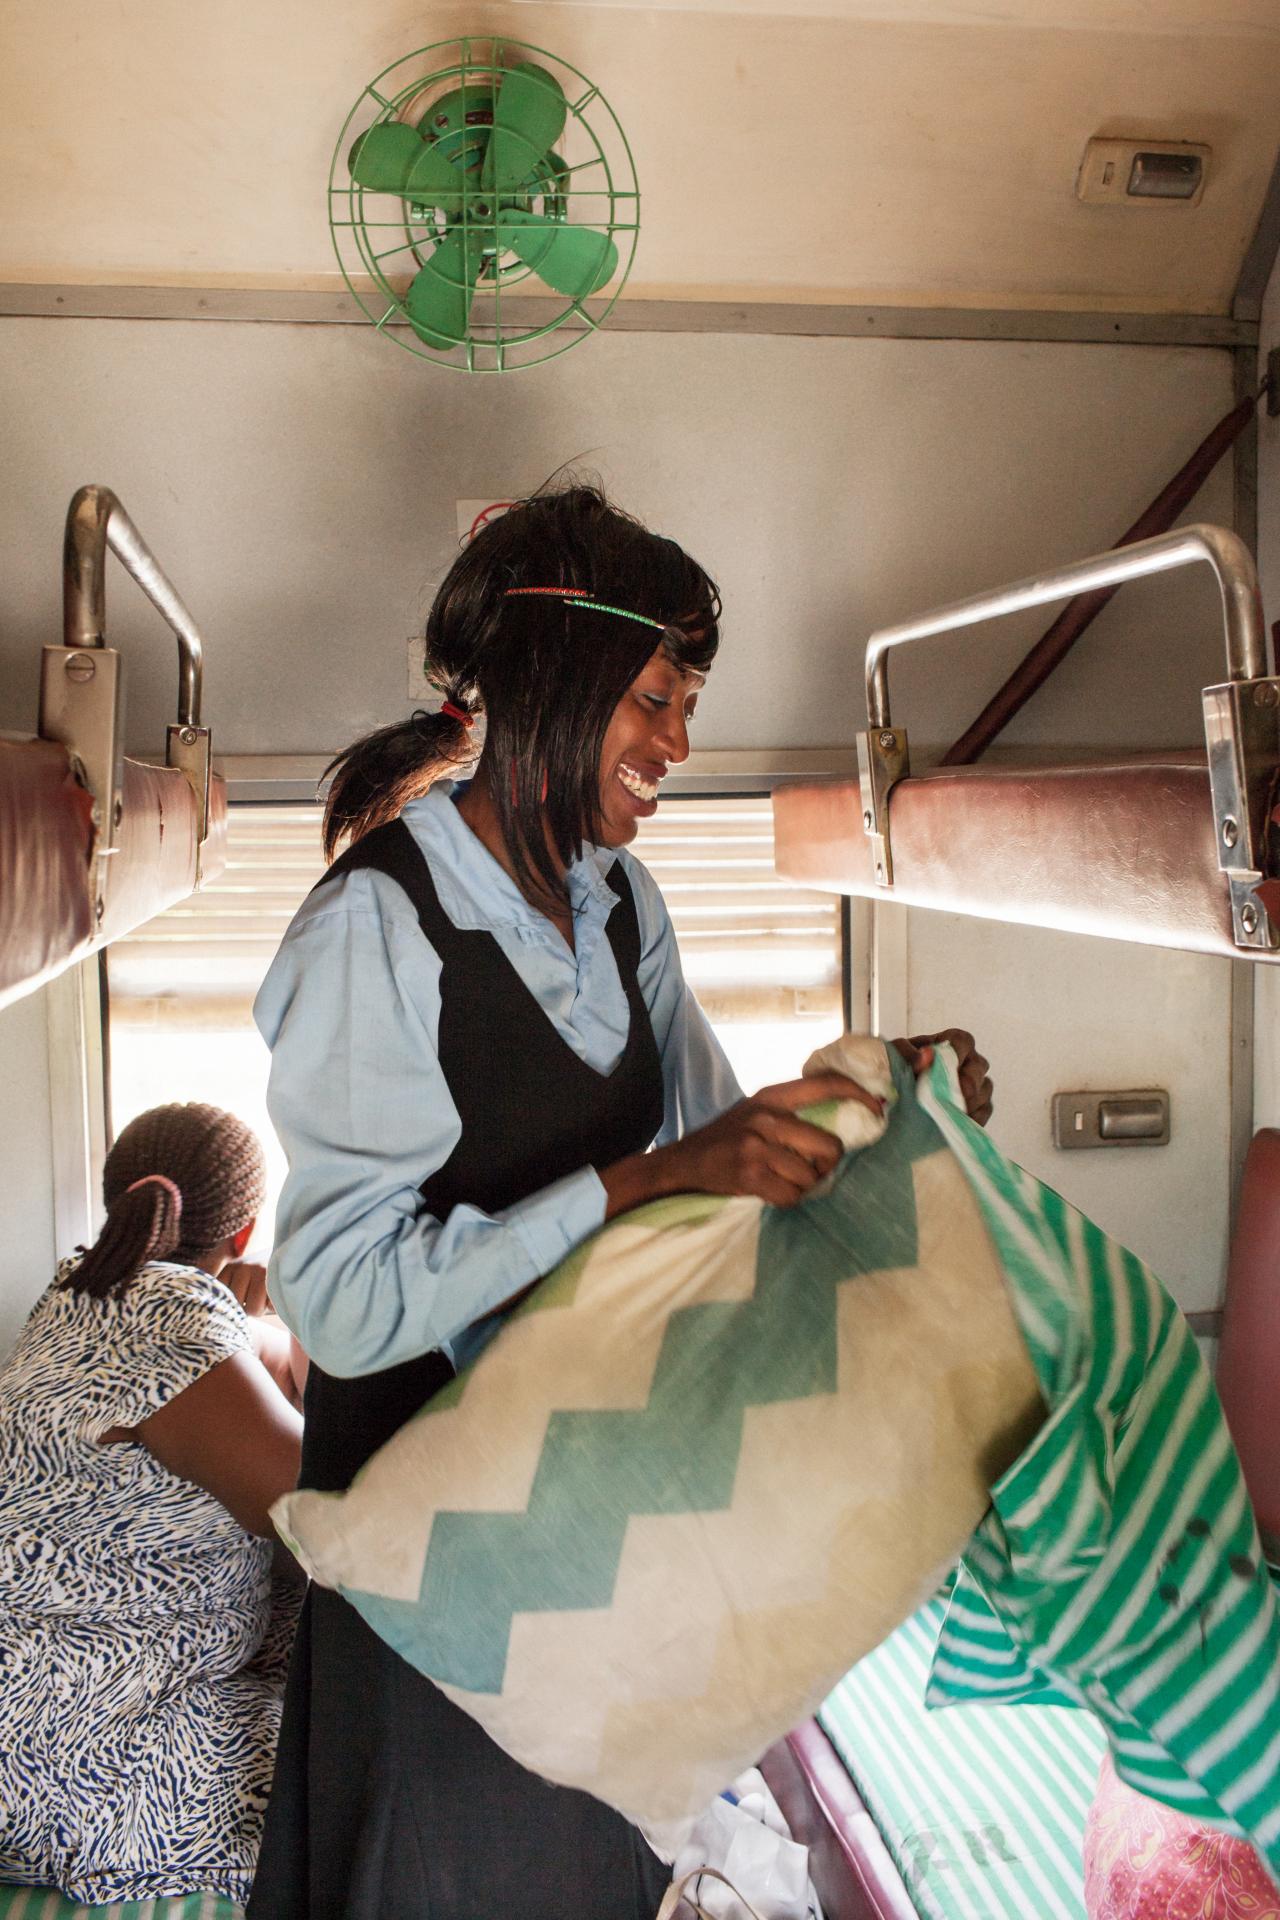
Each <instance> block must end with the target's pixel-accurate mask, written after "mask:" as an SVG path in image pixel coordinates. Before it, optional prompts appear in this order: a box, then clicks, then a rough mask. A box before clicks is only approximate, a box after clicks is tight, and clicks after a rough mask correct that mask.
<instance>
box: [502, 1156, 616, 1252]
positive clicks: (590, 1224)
mask: <svg viewBox="0 0 1280 1920" xmlns="http://www.w3.org/2000/svg"><path fill="white" fill-rule="evenodd" d="M607 1204H608V1202H607V1199H606V1195H605V1190H604V1187H603V1185H602V1183H601V1180H600V1176H599V1174H598V1173H597V1172H596V1170H595V1168H594V1167H583V1168H581V1169H580V1170H579V1171H578V1172H577V1173H570V1174H566V1176H565V1178H564V1179H563V1180H557V1181H556V1182H555V1184H554V1185H553V1186H550V1187H544V1188H543V1190H542V1192H541V1193H537V1194H534V1195H533V1196H532V1198H531V1199H528V1200H522V1201H521V1202H520V1204H519V1206H518V1207H512V1208H511V1209H510V1210H509V1212H507V1213H505V1214H504V1215H502V1216H501V1217H502V1218H504V1219H505V1220H506V1223H507V1225H508V1226H509V1227H510V1228H511V1230H512V1232H513V1233H514V1234H515V1235H516V1236H517V1238H518V1239H519V1241H520V1244H521V1245H522V1246H523V1248H524V1250H525V1252H526V1253H527V1254H528V1256H529V1258H530V1260H531V1261H532V1262H533V1270H534V1272H535V1273H536V1274H547V1273H550V1272H551V1269H552V1268H553V1267H557V1266H559V1264H560V1262H561V1261H562V1260H563V1259H564V1257H565V1255H566V1254H567V1253H572V1251H573V1249H574V1248H575V1247H576V1246H578V1245H579V1243H580V1242H581V1241H583V1240H585V1239H586V1238H587V1237H588V1235H589V1234H593V1233H595V1232H596V1231H597V1229H598V1228H600V1227H602V1226H603V1225H604V1216H605V1208H606V1206H607Z"/></svg>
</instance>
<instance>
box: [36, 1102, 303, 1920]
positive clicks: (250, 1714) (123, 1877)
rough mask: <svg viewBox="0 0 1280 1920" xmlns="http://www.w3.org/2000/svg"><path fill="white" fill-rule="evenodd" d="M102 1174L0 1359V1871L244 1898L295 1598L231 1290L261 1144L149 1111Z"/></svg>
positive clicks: (287, 1428)
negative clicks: (73, 1254) (99, 1205)
mask: <svg viewBox="0 0 1280 1920" xmlns="http://www.w3.org/2000/svg"><path fill="white" fill-rule="evenodd" d="M103 1187H104V1197H105V1200H106V1204H107V1219H106V1225H105V1226H104V1228H103V1230H102V1233H101V1235H100V1236H99V1238H98V1240H97V1242H96V1243H95V1244H94V1245H93V1246H92V1247H91V1248H90V1249H89V1250H88V1252H87V1253H84V1254H83V1255H82V1257H79V1258H73V1259H70V1260H67V1261H64V1262H63V1264H62V1266H61V1267H60V1268H59V1270H58V1274H57V1278H56V1280H55V1281H54V1283H53V1285H52V1286H51V1287H50V1288H49V1289H48V1291H47V1292H46V1293H45V1294H44V1295H43V1296H42V1297H41V1299H40V1300H39V1301H38V1302H37V1303H36V1306H35V1307H34V1309H33V1311H32V1313H31V1317H30V1319H29V1320H28V1322H27V1324H26V1326H25V1328H24V1330H23V1332H22V1335H21V1337H20V1338H19V1340H18V1344H17V1346H16V1348H15V1350H14V1352H13V1353H12V1355H11V1356H10V1357H9V1359H8V1360H7V1361H6V1362H5V1363H4V1364H3V1366H0V1881H11V1882H12V1881H18V1882H20V1883H22V1884H24V1885H41V1886H55V1887H58V1888H60V1889H61V1890H62V1891H63V1892H64V1893H66V1894H69V1895H70V1896H71V1897H72V1898H73V1899H75V1900H78V1901H83V1902H85V1903H86V1904H89V1905H94V1904H98V1903H103V1904H105V1903H108V1902H112V1901H118V1900H145V1899H147V1898H149V1897H150V1896H154V1895H159V1894H180V1893H188V1892H195V1891H197V1890H201V1889H206V1888H208V1889H212V1890H214V1891H216V1892H218V1893H221V1894H224V1895H226V1896H228V1897H229V1898H231V1899H233V1900H240V1901H242V1900H244V1899H245V1898H247V1895H248V1890H249V1884H250V1881H251V1880H252V1877H253V1869H254V1863H255V1859H256V1855H257V1849H258V1841H259V1837H260V1834H261V1829H262V1816H263V1809H264V1807H265V1805H266V1798H267V1789H268V1786H269V1785H270V1781H271V1768H272V1761H273V1757H274V1751H275V1744H276V1734H277V1730H278V1726H279V1717H280V1701H281V1695H282V1691H283V1684H284V1670H285V1665H286V1662H287V1657H288V1648H289V1641H290V1639H291V1638H292V1631H293V1623H294V1618H295V1614H296V1603H295V1599H294V1596H295V1595H296V1593H297V1591H298V1589H297V1587H296V1586H294V1585H292V1584H291V1583H289V1582H285V1581H279V1582H274V1583H273V1579H272V1546H271V1539H272V1528H271V1523H270V1521H269V1519H268V1517H267V1510H268V1508H269V1507H270V1505H271V1503H272V1501H273V1500H275V1499H276V1498H277V1497H278V1496H279V1495H280V1494H282V1493H284V1492H285V1491H286V1490H287V1489H288V1488H290V1487H292V1486H293V1485H294V1483H295V1481H296V1479H297V1472H298V1459H299V1452H300V1446H301V1436H302V1421H301V1417H300V1415H299V1413H298V1411H297V1407H296V1405H291V1404H290V1400H289V1398H287V1397H286V1393H287V1392H288V1391H289V1389H290V1387H291V1384H292V1383H291V1381H290V1378H289V1373H288V1369H287V1355H282V1354H281V1353H280V1351H279V1349H278V1347H275V1346H274V1345H273V1343H272V1337H271V1333H270V1331H269V1330H263V1331H260V1332H259V1331H256V1329H257V1328H258V1327H259V1324H260V1323H259V1322H258V1321H257V1320H256V1319H251V1317H250V1315H249V1314H248V1313H247V1312H246V1311H245V1306H244V1305H243V1304H242V1302H241V1299H240V1298H238V1297H237V1287H238V1288H239V1291H240V1292H241V1293H242V1294H245V1293H248V1292H249V1290H251V1289H252V1288H253V1286H254V1282H255V1278H256V1277H258V1276H260V1275H261V1269H260V1268H254V1267H249V1266H246V1265H245V1264H244V1263H243V1262H242V1261H241V1255H242V1254H243V1253H244V1251H245V1247H246V1246H247V1244H248V1241H249V1237H250V1234H251V1233H252V1231H253V1225H254V1218H255V1215H256V1214H257V1211H258V1208H259V1207H260V1205H261V1204H262V1199H263V1195H264V1190H265V1179H264V1162H263V1155H262V1148H261V1147H260V1145H259V1143H258V1141H257V1138H256V1137H255V1135H254V1134H253V1133H251V1132H250V1130H249V1129H248V1128H247V1127H246V1126H244V1125H242V1123H241V1122H240V1121H239V1120H237V1119H235V1118H234V1117H233V1116H232V1115H231V1114H229V1113H223V1112H220V1111H219V1110H218V1109H217V1108H216V1107H208V1106H194V1105H193V1106H166V1107H156V1108H153V1109H152V1110H151V1111H150V1112H148V1113H144V1114H141V1115H139V1117H138V1118H137V1119H136V1120H134V1121H132V1122H131V1123H130V1124H129V1126H127V1127H126V1128H125V1129H124V1131H123V1132H122V1133H121V1135H120V1138H119V1139H118V1140H117V1141H116V1143H115V1146H114V1147H113V1148H112V1150H111V1152H110V1153H109V1154H108V1156H107V1162H106V1169H105V1174H104V1181H103ZM260 1304H261V1303H260V1301H255V1300H253V1299H250V1300H249V1305H250V1306H254V1305H260ZM260 1355H261V1357H260Z"/></svg>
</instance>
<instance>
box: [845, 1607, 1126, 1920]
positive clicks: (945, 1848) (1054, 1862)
mask: <svg viewBox="0 0 1280 1920" xmlns="http://www.w3.org/2000/svg"><path fill="white" fill-rule="evenodd" d="M945 1610H946V1603H945V1600H943V1599H942V1598H939V1599H937V1600H934V1601H931V1602H930V1603H929V1605H928V1606H926V1607H924V1608H922V1609H921V1611H920V1612H919V1613H918V1614H916V1616H915V1617H914V1618H913V1619H911V1620H909V1621H908V1622H907V1623H906V1625H905V1626H902V1627H899V1628H898V1630H897V1632H896V1633H893V1634H891V1635H890V1636H889V1638H888V1639H887V1640H886V1641H885V1642H884V1644H883V1646H880V1647H877V1649H876V1651H875V1652H874V1653H872V1654H868V1655H867V1657H866V1659H864V1660H860V1661H859V1662H858V1664H857V1666H856V1667H855V1668H854V1669H853V1671H852V1673H850V1674H848V1675H847V1677H846V1678H845V1679H844V1680H842V1681H841V1683H840V1685H839V1686H838V1687H837V1688H836V1690H835V1692H834V1693H833V1694H832V1695H831V1697H830V1698H829V1699H828V1700H827V1701H826V1702H825V1704H824V1705H823V1706H822V1708H821V1709H820V1711H819V1714H818V1718H819V1720H820V1721H821V1722H822V1725H823V1727H824V1728H825V1729H826V1732H827V1734H828V1736H829V1738H830V1739H831V1742H832V1744H833V1745H834V1746H835V1748H836V1750H837V1752H838V1753H839V1754H840V1757H841V1759H842V1760H843V1761H844V1763H845V1765H846V1767H847V1768H848V1769H849V1772H850V1774H851V1775H852V1776H853V1778H854V1780H855V1782H856V1783H857V1786H858V1790H859V1792H860V1793H861V1795H862V1798H863V1801H864V1802H865V1804H866V1807H867V1811H868V1812H869V1813H870V1815H871V1817H872V1819H873V1820H874V1821H875V1823H876V1825H877V1826H878V1827H879V1829H880V1831H881V1833H882V1834H883V1835H884V1838H885V1843H886V1845H887V1846H888V1848H889V1851H890V1853H891V1854H892V1856H893V1859H894V1862H895V1864H896V1866H897V1868H898V1871H899V1873H900V1874H901V1875H902V1878H903V1881H904V1882H905V1884H906V1886H907V1888H908V1890H909V1892H910V1894H911V1898H912V1900H913V1901H914V1903H915V1905H916V1908H917V1909H918V1911H919V1913H920V1914H921V1915H922V1917H923V1920H1027V1916H1028V1915H1030V1914H1034V1915H1035V1916H1036V1920H1083V1916H1084V1912H1085V1905H1084V1871H1083V1867H1082V1864H1081V1842H1082V1838H1083V1833H1084V1822H1085V1815H1086V1814H1087V1813H1088V1810H1089V1805H1090V1802H1091V1801H1092V1799H1093V1793H1094V1788H1095V1787H1096V1785H1097V1780H1098V1768H1099V1767H1100V1765H1101V1763H1102V1755H1103V1753H1104V1751H1105V1748H1106V1739H1105V1736H1104V1734H1103V1732H1102V1729H1101V1727H1100V1726H1099V1725H1098V1722H1097V1721H1096V1720H1095V1719H1094V1718H1093V1717H1092V1715H1090V1714H1087V1713H1079V1712H1077V1711H1075V1710H1074V1709H1072V1708H1069V1707H1024V1708H1023V1709H1022V1710H1021V1711H1020V1712H1018V1713H1007V1712H1005V1711H1004V1710H1003V1709H1002V1708H1000V1707H969V1708H967V1709H966V1711H965V1712H964V1713H944V1714H937V1713H929V1712H927V1711H926V1709H925V1706H924V1692H925V1685H926V1682H927V1680H928V1675H929V1663H930V1660H931V1658H932V1655H933V1650H934V1648H935V1646H936V1645H937V1640H938V1634H939V1631H940V1629H941V1626H942V1620H943V1615H944V1613H945Z"/></svg>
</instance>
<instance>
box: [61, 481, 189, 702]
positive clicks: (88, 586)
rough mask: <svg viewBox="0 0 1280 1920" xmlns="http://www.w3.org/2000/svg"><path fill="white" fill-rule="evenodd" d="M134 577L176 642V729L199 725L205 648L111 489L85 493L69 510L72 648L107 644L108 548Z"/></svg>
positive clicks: (65, 564) (66, 561) (66, 580)
mask: <svg viewBox="0 0 1280 1920" xmlns="http://www.w3.org/2000/svg"><path fill="white" fill-rule="evenodd" d="M108 547H110V548H111V551H112V552H113V553H114V554H115V556H116V558H117V559H118V560H119V561H120V563H121V565H122V566H123V567H124V568H125V570H126V572H128V573H131V574H132V575H133V577H134V579H135V580H136V581H137V583H138V585H139V586H140V587H141V588H142V591H143V592H144V593H145V594H146V596H147V598H148V600H150V602H151V604H152V605H153V606H154V607H155V608H156V610H157V611H158V612H159V613H160V614H161V616H162V617H163V618H164V619H165V620H166V621H167V622H168V624H169V626H170V627H171V628H172V629H173V632H174V634H175V635H176V636H177V641H178V725H179V726H180V727H198V726H199V725H200V697H201V690H202V686H203V680H204V642H203V641H202V639H201V637H200V630H199V628H198V627H197V626H196V623H195V621H194V620H193V619H192V618H191V615H190V614H189V613H188V611H187V609H186V607H185V606H184V605H183V603H182V600H181V598H180V597H179V595H178V593H177V591H176V590H175V588H174V586H173V584H172V582H171V581H170V580H169V579H168V577H167V576H166V574H165V573H164V571H163V569H162V568H161V567H160V565H159V563H158V561H157V560H156V557H155V555H154V554H153V553H152V551H151V549H150V547H148V545H147V543H146V541H145V540H144V539H143V538H142V535H141V534H140V533H139V532H138V529H137V528H136V527H135V526H134V524H133V522H132V520H131V519H130V518H129V516H128V514H127V513H126V512H125V510H124V508H123V507H122V506H121V504H120V501H119V500H118V498H117V497H116V495H115V494H114V493H113V492H112V491H111V489H110V487H81V488H80V490H79V492H78V493H76V494H75V495H74V496H73V497H72V501H71V505H70V506H69V507H68V508H67V526H66V534H65V537H64V539H63V546H62V631H63V642H64V644H65V645H66V646H68V647H101V646H104V645H105V644H106V641H105V627H106V603H107V593H106V566H107V548H108Z"/></svg>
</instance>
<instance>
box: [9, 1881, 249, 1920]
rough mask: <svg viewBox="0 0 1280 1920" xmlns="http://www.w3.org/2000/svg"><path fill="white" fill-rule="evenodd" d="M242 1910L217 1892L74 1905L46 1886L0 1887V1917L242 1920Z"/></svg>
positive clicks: (11, 1919) (13, 1919)
mask: <svg viewBox="0 0 1280 1920" xmlns="http://www.w3.org/2000/svg"><path fill="white" fill-rule="evenodd" d="M242 1913H243V1910H242V1908H240V1907H237V1906H236V1905H235V1904H234V1903H233V1902H232V1901H230V1900H224V1899H223V1897H222V1895H221V1894H219V1893H174V1894H167V1895H161V1896H160V1897H159V1898H157V1899H155V1900H122V1901H118V1902H116V1904H115V1905H113V1906H110V1907H78V1906H77V1905H76V1904H75V1902H74V1900H64V1899H63V1897H62V1895H61V1894H60V1893H54V1892H52V1891H51V1889H50V1888H48V1887H0V1920H242Z"/></svg>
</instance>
